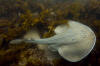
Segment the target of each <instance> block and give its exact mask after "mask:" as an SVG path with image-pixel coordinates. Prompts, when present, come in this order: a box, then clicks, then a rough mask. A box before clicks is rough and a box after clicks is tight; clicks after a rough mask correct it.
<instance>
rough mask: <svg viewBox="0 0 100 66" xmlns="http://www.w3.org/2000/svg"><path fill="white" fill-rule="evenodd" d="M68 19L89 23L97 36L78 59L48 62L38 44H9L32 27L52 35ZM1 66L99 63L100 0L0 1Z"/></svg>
mask: <svg viewBox="0 0 100 66" xmlns="http://www.w3.org/2000/svg"><path fill="white" fill-rule="evenodd" d="M68 20H75V21H79V22H81V23H83V24H86V25H88V26H89V27H90V28H91V29H92V30H93V31H94V32H95V34H96V37H97V41H96V45H95V47H94V49H93V51H92V52H91V53H90V54H89V55H88V56H87V57H86V58H84V59H83V60H81V61H79V62H76V63H72V62H68V61H66V60H64V59H63V58H62V59H54V60H52V61H48V59H47V57H46V56H45V54H44V51H43V50H40V49H39V48H37V45H33V44H28V43H21V44H20V45H11V44H9V42H10V41H11V40H13V39H16V38H21V37H23V35H24V34H25V33H27V32H28V31H29V30H31V29H32V28H37V29H38V30H39V33H40V36H41V37H42V38H45V37H50V36H52V35H54V32H53V29H54V28H55V26H56V25H59V24H63V23H66V22H67V21H68ZM0 66H100V0H0Z"/></svg>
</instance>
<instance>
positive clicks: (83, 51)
mask: <svg viewBox="0 0 100 66" xmlns="http://www.w3.org/2000/svg"><path fill="white" fill-rule="evenodd" d="M94 45H95V42H90V44H88V42H87V43H84V42H83V43H77V44H73V45H65V46H62V47H60V48H58V52H59V54H60V55H61V56H62V57H63V58H64V59H66V60H68V61H70V62H78V61H80V60H82V59H84V58H85V57H86V56H87V55H88V54H89V53H90V52H91V50H92V49H93V47H94Z"/></svg>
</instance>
